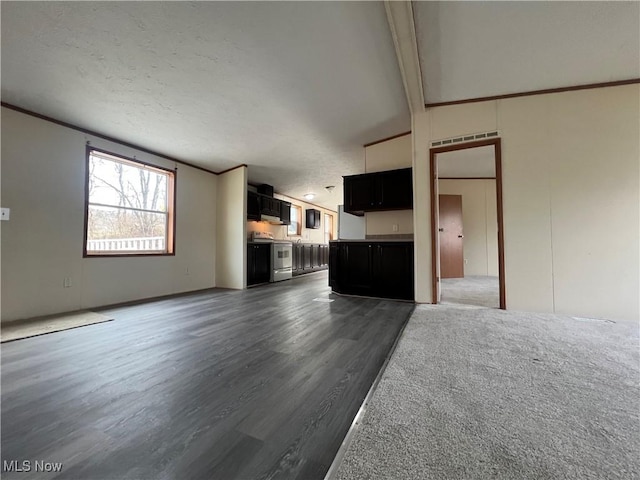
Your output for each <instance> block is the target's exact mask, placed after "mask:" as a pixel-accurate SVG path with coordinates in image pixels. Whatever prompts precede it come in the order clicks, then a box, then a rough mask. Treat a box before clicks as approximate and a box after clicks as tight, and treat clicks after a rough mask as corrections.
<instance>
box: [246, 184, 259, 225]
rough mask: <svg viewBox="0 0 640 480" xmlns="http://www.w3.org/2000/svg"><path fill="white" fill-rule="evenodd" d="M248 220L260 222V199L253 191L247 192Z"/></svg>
mask: <svg viewBox="0 0 640 480" xmlns="http://www.w3.org/2000/svg"><path fill="white" fill-rule="evenodd" d="M247 220H260V197H259V196H258V194H257V193H255V192H252V191H251V190H249V191H247Z"/></svg>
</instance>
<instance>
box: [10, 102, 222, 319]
mask: <svg viewBox="0 0 640 480" xmlns="http://www.w3.org/2000/svg"><path fill="white" fill-rule="evenodd" d="M87 141H90V142H91V145H92V146H95V147H98V148H102V149H105V150H108V151H111V152H114V153H117V154H121V155H125V156H129V157H133V156H135V157H136V158H138V159H140V160H144V161H147V162H150V163H153V164H156V165H159V166H162V167H165V168H173V167H174V166H175V164H174V162H171V161H169V160H166V159H163V158H159V157H156V156H153V155H149V154H146V153H144V152H140V151H137V150H135V149H132V148H128V147H124V146H122V145H120V144H117V143H113V142H108V141H106V140H102V139H99V138H96V137H92V136H90V135H86V134H84V133H81V132H78V131H75V130H72V129H69V128H66V127H62V126H59V125H56V124H54V123H51V122H47V121H44V120H40V119H37V118H34V117H32V116H28V115H25V114H22V113H18V112H15V111H13V110H10V109H7V108H2V200H1V201H2V206H3V207H9V208H11V220H10V221H8V222H2V225H1V228H2V232H1V239H2V321H9V320H16V319H22V318H28V317H33V316H39V315H48V314H54V313H60V312H65V311H72V310H78V309H82V308H91V307H96V306H100V305H107V304H113V303H119V302H125V301H130V300H137V299H141V298H146V297H155V296H160V295H168V294H174V293H179V292H186V291H191V290H198V289H203V288H210V287H213V286H215V268H214V261H215V258H214V257H215V254H214V252H215V243H216V238H215V226H216V212H215V204H216V186H217V179H216V176H215V175H213V174H209V173H206V172H203V171H200V170H197V169H193V168H191V167H187V166H184V165H178V172H177V176H176V179H177V186H176V194H177V198H176V222H177V224H176V254H175V256H165V257H135V258H83V251H82V248H83V247H82V246H83V235H84V202H85V165H86V159H85V146H86V142H87ZM187 269H188V274H187ZM65 277H70V278H71V281H72V286H71V287H70V288H63V279H64V278H65Z"/></svg>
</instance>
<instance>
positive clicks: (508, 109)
mask: <svg viewBox="0 0 640 480" xmlns="http://www.w3.org/2000/svg"><path fill="white" fill-rule="evenodd" d="M639 105H640V86H639V85H637V84H636V85H627V86H619V87H609V88H600V89H591V90H580V91H573V92H563V93H554V94H547V95H536V96H529V97H518V98H510V99H504V100H497V101H490V102H481V103H471V104H463V105H456V106H444V107H436V108H432V109H429V110H428V111H427V112H425V113H424V114H419V115H416V116H414V119H413V127H414V128H413V133H414V137H415V145H414V153H413V155H414V177H417V179H416V178H414V182H415V184H414V186H415V187H416V189H415V190H414V205H415V206H416V210H418V211H416V212H414V220H415V238H416V243H417V246H416V254H417V257H418V258H417V259H416V264H417V267H418V269H419V270H420V272H421V273H418V274H417V275H416V280H417V283H416V287H417V288H416V292H417V294H416V298H417V300H418V301H420V302H430V301H431V294H430V291H431V274H430V270H427V268H429V269H430V267H431V265H430V258H429V257H430V249H428V248H425V247H429V248H430V235H431V232H430V228H431V225H430V214H429V203H428V198H429V188H430V185H429V181H428V178H429V176H428V175H429V174H428V170H429V155H428V152H429V142H430V141H431V140H436V139H441V138H448V137H453V136H458V135H461V134H469V133H475V132H482V131H488V130H495V129H499V130H500V131H501V138H502V173H503V195H504V197H503V206H504V237H505V269H506V275H505V280H506V297H507V308H509V309H515V310H529V311H541V312H559V313H568V314H575V315H581V316H592V317H603V318H611V319H628V320H635V321H637V320H638V317H639V305H638V291H639V290H640V280H639V268H640V267H639V265H640V258H639V250H640V245H639V242H640V240H639V238H640V236H639V235H638V232H639V216H640V211H639V210H640V192H639V182H638V179H639V169H640V146H639V142H638V138H639V132H640V118H639V115H638V111H639ZM423 270H424V271H423Z"/></svg>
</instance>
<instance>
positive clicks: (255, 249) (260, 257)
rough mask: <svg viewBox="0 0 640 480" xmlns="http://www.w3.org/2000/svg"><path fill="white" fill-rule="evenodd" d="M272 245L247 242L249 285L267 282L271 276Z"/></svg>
mask: <svg viewBox="0 0 640 480" xmlns="http://www.w3.org/2000/svg"><path fill="white" fill-rule="evenodd" d="M270 269H271V245H270V244H269V243H247V285H257V284H259V283H266V282H268V281H269V280H270V277H271V272H270Z"/></svg>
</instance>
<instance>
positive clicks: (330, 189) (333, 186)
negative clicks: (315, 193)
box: [324, 185, 336, 193]
mask: <svg viewBox="0 0 640 480" xmlns="http://www.w3.org/2000/svg"><path fill="white" fill-rule="evenodd" d="M324 188H325V189H326V190H327V192H329V193H333V189H334V188H336V186H335V185H328V186H326V187H324Z"/></svg>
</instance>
